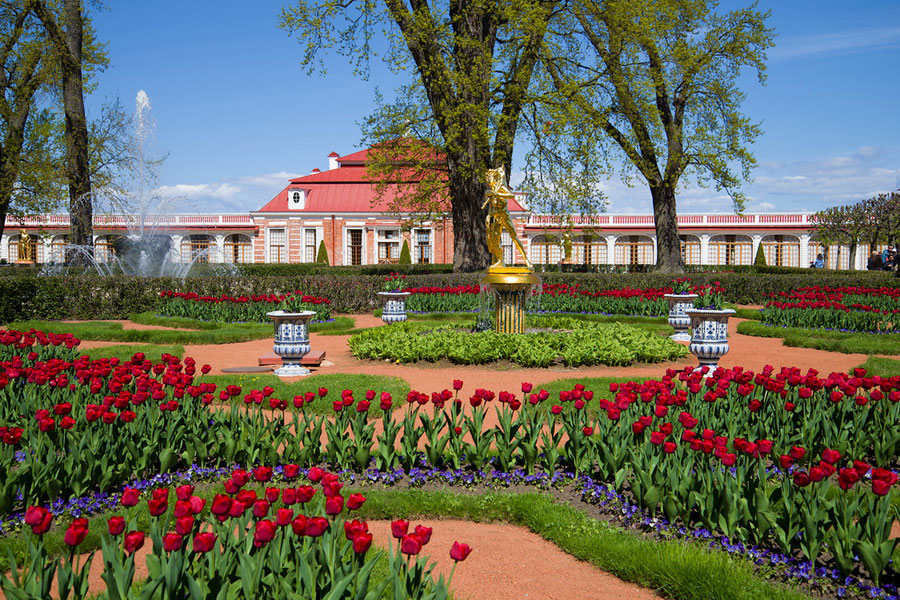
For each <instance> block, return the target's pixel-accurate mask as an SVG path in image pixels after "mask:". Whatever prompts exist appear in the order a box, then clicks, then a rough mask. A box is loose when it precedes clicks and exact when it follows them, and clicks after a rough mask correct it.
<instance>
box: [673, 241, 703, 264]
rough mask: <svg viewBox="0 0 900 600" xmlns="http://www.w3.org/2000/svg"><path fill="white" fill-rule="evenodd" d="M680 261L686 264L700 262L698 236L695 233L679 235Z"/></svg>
mask: <svg viewBox="0 0 900 600" xmlns="http://www.w3.org/2000/svg"><path fill="white" fill-rule="evenodd" d="M678 238H679V239H680V240H681V261H682V262H683V263H684V264H686V265H699V264H700V262H701V261H700V238H698V237H697V236H696V235H680V236H678Z"/></svg>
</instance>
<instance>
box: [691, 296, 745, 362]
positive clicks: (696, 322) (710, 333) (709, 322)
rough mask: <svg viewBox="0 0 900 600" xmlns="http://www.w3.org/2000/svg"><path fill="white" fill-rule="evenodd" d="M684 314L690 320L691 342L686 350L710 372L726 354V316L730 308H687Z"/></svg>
mask: <svg viewBox="0 0 900 600" xmlns="http://www.w3.org/2000/svg"><path fill="white" fill-rule="evenodd" d="M684 312H685V314H686V315H687V316H688V318H689V319H690V321H691V344H690V346H688V350H690V351H691V354H693V355H694V356H696V357H697V360H698V361H699V362H700V366H701V367H703V366H707V367H709V368H710V372H712V370H714V369H715V368H716V367H717V366H718V365H719V359H720V358H722V357H723V356H725V355H726V354H728V318H729V317H731V315H733V314H734V311H733V310H731V309H725V310H715V309H710V308H688V309H685V311H684Z"/></svg>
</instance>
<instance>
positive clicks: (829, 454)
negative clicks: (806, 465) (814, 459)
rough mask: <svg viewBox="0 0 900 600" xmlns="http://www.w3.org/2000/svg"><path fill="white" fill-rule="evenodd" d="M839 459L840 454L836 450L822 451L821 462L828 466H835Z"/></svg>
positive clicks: (826, 449) (827, 449)
mask: <svg viewBox="0 0 900 600" xmlns="http://www.w3.org/2000/svg"><path fill="white" fill-rule="evenodd" d="M840 459H841V453H840V452H838V451H837V450H831V449H829V448H825V449H824V450H822V460H824V461H825V462H827V463H829V464H832V465H833V464H835V463H836V462H837V461H839V460H840Z"/></svg>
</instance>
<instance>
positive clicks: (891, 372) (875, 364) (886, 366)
mask: <svg viewBox="0 0 900 600" xmlns="http://www.w3.org/2000/svg"><path fill="white" fill-rule="evenodd" d="M860 367H862V368H863V369H865V370H866V371H868V372H869V373H871V374H872V375H879V376H881V377H894V376H896V375H900V360H898V359H895V358H885V357H883V356H870V357H869V358H868V359H867V360H866V362H864V363H863V364H861V365H860Z"/></svg>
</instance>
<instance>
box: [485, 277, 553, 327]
mask: <svg viewBox="0 0 900 600" xmlns="http://www.w3.org/2000/svg"><path fill="white" fill-rule="evenodd" d="M540 282H541V278H540V277H538V276H537V275H535V274H534V271H532V270H531V269H529V268H527V267H491V268H489V269H488V272H487V275H485V276H484V278H482V280H481V284H482V285H485V286H489V287H490V288H491V290H492V291H493V293H494V311H495V313H494V330H495V331H496V332H497V333H525V302H526V301H527V300H528V294H527V292H528V291H529V290H530V289H531V286H533V285H535V284H538V283H540Z"/></svg>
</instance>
